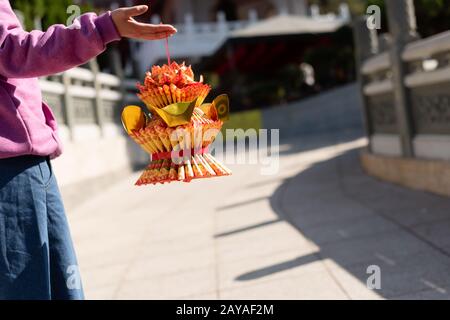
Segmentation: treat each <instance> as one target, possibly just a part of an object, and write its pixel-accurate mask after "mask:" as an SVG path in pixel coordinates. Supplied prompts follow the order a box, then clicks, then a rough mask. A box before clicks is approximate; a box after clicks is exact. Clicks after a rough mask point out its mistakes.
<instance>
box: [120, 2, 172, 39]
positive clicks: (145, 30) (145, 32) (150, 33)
mask: <svg viewBox="0 0 450 320" xmlns="http://www.w3.org/2000/svg"><path fill="white" fill-rule="evenodd" d="M147 10H148V6H135V7H129V8H120V9H116V10H114V11H113V12H112V14H111V15H112V19H113V21H114V24H115V25H116V28H117V30H118V31H119V34H120V35H121V36H122V37H125V38H133V39H142V40H159V39H164V38H167V37H169V36H172V35H173V34H175V33H176V32H177V29H175V28H174V27H173V26H171V25H168V24H160V25H154V24H147V23H141V22H138V21H136V20H135V19H133V17H136V16H140V15H141V14H144V13H145V12H147Z"/></svg>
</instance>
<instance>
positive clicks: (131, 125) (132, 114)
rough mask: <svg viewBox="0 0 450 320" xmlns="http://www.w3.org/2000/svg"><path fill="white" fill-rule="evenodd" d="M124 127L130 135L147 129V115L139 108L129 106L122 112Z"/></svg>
mask: <svg viewBox="0 0 450 320" xmlns="http://www.w3.org/2000/svg"><path fill="white" fill-rule="evenodd" d="M122 125H123V127H124V129H125V131H126V132H127V133H128V134H131V133H132V132H133V131H139V130H140V129H142V128H144V127H145V114H144V112H142V109H141V108H140V107H138V106H127V107H125V108H124V109H123V112H122Z"/></svg>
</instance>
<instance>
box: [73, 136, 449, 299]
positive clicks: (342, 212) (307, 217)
mask: <svg viewBox="0 0 450 320" xmlns="http://www.w3.org/2000/svg"><path fill="white" fill-rule="evenodd" d="M364 145H365V140H364V139H358V138H351V139H345V141H344V142H342V141H337V140H336V138H335V137H333V135H330V136H323V137H321V136H315V137H302V138H301V139H300V138H298V139H295V140H292V141H290V144H286V145H283V146H282V148H281V150H282V154H281V156H280V170H279V173H278V174H276V175H271V176H264V175H261V166H258V165H231V166H230V167H231V168H232V169H233V170H234V175H233V176H232V177H227V178H219V179H211V180H203V181H197V182H193V183H191V184H182V183H179V184H170V185H164V186H148V187H140V188H138V187H134V186H133V184H134V182H135V180H136V179H137V177H138V173H137V174H135V175H133V176H131V177H129V178H128V179H126V180H124V181H121V182H120V183H118V184H115V185H114V186H111V187H110V188H108V189H107V190H105V192H103V193H102V194H100V195H96V196H95V197H93V198H92V199H91V200H90V201H89V202H86V203H84V204H82V205H81V206H79V207H77V208H76V210H73V211H71V212H70V214H69V218H70V222H71V227H72V232H73V236H74V241H75V246H76V249H77V252H78V257H79V263H80V266H81V272H82V277H83V281H84V287H85V291H86V296H87V298H88V299H385V298H417V299H420V298H450V295H449V291H448V290H449V288H450V258H449V256H448V255H449V252H450V232H449V231H450V210H449V208H450V200H449V199H446V198H442V197H438V196H434V195H431V194H427V193H422V192H418V191H410V190H407V189H404V188H400V187H397V186H393V185H390V184H386V183H383V182H379V181H377V180H375V179H373V178H370V177H367V176H366V175H365V174H364V173H363V172H362V171H361V169H360V167H359V164H358V159H357V155H358V149H359V148H360V147H362V146H364ZM373 265H375V266H378V267H379V268H380V270H381V279H380V280H381V282H380V284H381V289H379V290H370V289H368V287H367V284H366V281H367V279H368V278H369V276H370V275H371V274H368V273H367V268H368V267H369V266H373ZM371 283H372V284H373V282H371Z"/></svg>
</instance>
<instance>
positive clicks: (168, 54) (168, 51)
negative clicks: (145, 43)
mask: <svg viewBox="0 0 450 320" xmlns="http://www.w3.org/2000/svg"><path fill="white" fill-rule="evenodd" d="M166 55H167V63H168V64H169V66H170V50H169V37H167V38H166Z"/></svg>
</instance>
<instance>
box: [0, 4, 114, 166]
mask: <svg viewBox="0 0 450 320" xmlns="http://www.w3.org/2000/svg"><path fill="white" fill-rule="evenodd" d="M119 39H120V35H119V33H118V31H117V29H116V27H115V25H114V22H113V20H112V18H111V13H110V12H108V13H106V14H104V15H102V16H99V17H97V16H96V15H95V14H92V13H89V14H85V15H83V16H81V17H80V18H79V19H77V20H75V22H74V24H73V25H71V26H69V27H65V26H63V25H55V26H52V27H50V28H49V29H48V30H47V31H46V32H41V31H32V32H25V31H24V30H23V29H22V28H21V26H20V23H19V21H18V19H17V17H16V16H15V14H14V12H13V10H12V9H11V6H10V4H9V1H8V0H0V159H4V158H11V157H17V156H22V155H38V156H51V157H52V158H54V157H57V156H59V155H60V154H61V152H62V146H61V142H60V140H59V138H58V133H57V125H56V121H55V117H54V116H53V113H52V111H51V110H50V108H49V107H48V106H47V105H46V104H45V103H44V102H43V101H42V93H41V90H40V88H39V83H38V79H37V77H41V76H47V75H51V74H55V73H60V72H63V71H66V70H68V69H71V68H73V67H75V66H79V65H82V64H84V63H86V62H88V61H89V60H90V59H92V58H93V57H95V56H97V55H99V54H100V53H101V52H103V51H104V50H105V48H106V45H107V44H108V43H110V42H112V41H115V40H119Z"/></svg>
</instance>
